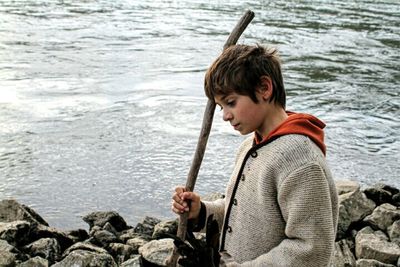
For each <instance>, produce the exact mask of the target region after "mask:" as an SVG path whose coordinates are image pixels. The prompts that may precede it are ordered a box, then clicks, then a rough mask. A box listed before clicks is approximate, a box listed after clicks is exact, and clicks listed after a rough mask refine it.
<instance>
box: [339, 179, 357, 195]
mask: <svg viewBox="0 0 400 267" xmlns="http://www.w3.org/2000/svg"><path fill="white" fill-rule="evenodd" d="M335 185H336V190H337V193H338V195H343V194H346V193H350V192H355V191H358V190H360V184H359V183H358V182H356V181H350V180H335Z"/></svg>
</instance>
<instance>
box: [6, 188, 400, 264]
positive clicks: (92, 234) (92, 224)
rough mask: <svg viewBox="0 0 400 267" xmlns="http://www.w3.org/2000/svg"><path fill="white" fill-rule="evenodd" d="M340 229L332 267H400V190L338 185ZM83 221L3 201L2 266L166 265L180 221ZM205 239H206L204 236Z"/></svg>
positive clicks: (108, 217)
mask: <svg viewBox="0 0 400 267" xmlns="http://www.w3.org/2000/svg"><path fill="white" fill-rule="evenodd" d="M337 189H338V193H339V201H340V208H339V225H338V229H337V237H336V245H335V253H334V257H333V259H332V263H331V266H335V267H339V266H340V267H342V266H343V267H344V266H357V267H372V266H374V267H380V266H382V267H390V266H398V267H400V260H399V257H400V208H399V206H400V191H399V190H398V189H397V188H394V187H392V186H389V185H384V184H377V185H375V186H373V187H368V188H365V189H361V188H360V186H359V185H358V184H357V183H356V182H352V181H337ZM83 220H84V221H85V222H86V223H88V225H89V231H87V230H84V229H76V230H71V231H61V230H59V229H56V228H53V227H50V226H49V225H48V223H47V222H46V221H45V220H44V219H43V218H42V217H41V216H40V215H39V214H37V213H36V212H35V211H34V210H32V209H31V208H29V207H27V206H25V205H23V204H20V203H18V202H17V201H16V200H12V199H7V200H2V201H0V266H4V267H8V266H10V267H14V266H20V267H41V266H54V267H64V266H82V267H86V266H87V267H89V266H98V267H103V266H104V267H106V266H107V267H108V266H112V267H114V266H123V267H139V266H141V262H142V264H143V261H144V262H147V265H153V266H166V259H167V258H169V255H171V253H172V250H173V241H172V239H171V238H165V235H164V234H165V233H169V234H176V230H177V221H176V220H171V221H160V220H159V219H157V218H151V217H146V218H144V219H143V221H142V222H140V223H138V224H137V225H136V226H134V227H133V226H129V225H128V224H127V223H126V221H125V220H124V219H123V218H122V217H121V216H120V215H119V214H118V213H117V212H115V211H105V212H103V211H99V212H93V213H90V214H88V215H86V216H85V217H83ZM198 238H199V239H200V240H203V239H204V236H203V235H201V234H199V235H198Z"/></svg>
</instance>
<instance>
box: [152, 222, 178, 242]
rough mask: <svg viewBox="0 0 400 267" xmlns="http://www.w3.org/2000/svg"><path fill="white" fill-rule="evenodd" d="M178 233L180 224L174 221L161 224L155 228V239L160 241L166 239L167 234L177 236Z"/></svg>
mask: <svg viewBox="0 0 400 267" xmlns="http://www.w3.org/2000/svg"><path fill="white" fill-rule="evenodd" d="M177 231H178V222H177V221H176V220H173V221H163V222H159V223H157V224H156V225H155V226H154V231H153V236H152V238H153V239H159V238H162V237H165V235H166V234H171V235H176V233H177Z"/></svg>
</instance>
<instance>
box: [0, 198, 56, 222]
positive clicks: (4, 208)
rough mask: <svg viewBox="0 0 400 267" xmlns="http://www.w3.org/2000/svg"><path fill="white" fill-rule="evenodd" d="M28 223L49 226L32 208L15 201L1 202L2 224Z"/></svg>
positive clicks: (0, 216) (0, 214)
mask: <svg viewBox="0 0 400 267" xmlns="http://www.w3.org/2000/svg"><path fill="white" fill-rule="evenodd" d="M13 221H27V222H30V223H37V224H43V225H46V226H48V225H49V224H48V223H47V222H46V221H45V220H44V219H43V218H42V217H41V216H40V215H39V214H37V213H36V212H35V211H34V210H32V209H31V208H29V207H27V206H25V205H22V204H19V203H18V202H17V201H15V200H14V199H6V200H2V201H0V222H13Z"/></svg>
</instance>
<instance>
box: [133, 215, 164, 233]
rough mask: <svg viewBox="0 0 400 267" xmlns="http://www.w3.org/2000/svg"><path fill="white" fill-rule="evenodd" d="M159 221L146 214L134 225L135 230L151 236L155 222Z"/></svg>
mask: <svg viewBox="0 0 400 267" xmlns="http://www.w3.org/2000/svg"><path fill="white" fill-rule="evenodd" d="M160 222H161V221H160V220H159V219H157V218H154V217H149V216H146V217H145V218H144V219H143V221H142V222H140V223H138V224H137V225H136V227H135V232H136V233H140V234H144V235H148V236H152V235H153V231H154V227H155V226H156V224H158V223H160Z"/></svg>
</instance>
